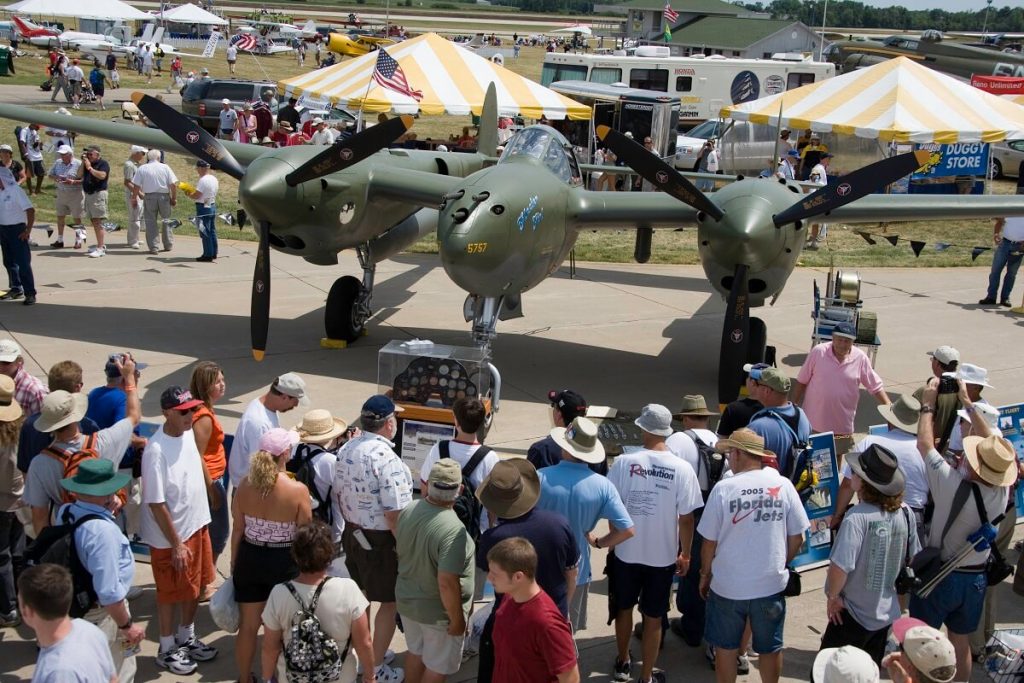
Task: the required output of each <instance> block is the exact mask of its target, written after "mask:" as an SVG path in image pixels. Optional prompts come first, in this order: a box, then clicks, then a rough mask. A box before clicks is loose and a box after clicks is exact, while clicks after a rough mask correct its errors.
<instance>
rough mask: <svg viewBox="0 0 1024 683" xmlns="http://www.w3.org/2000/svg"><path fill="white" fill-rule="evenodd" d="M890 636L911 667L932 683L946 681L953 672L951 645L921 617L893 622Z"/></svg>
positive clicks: (950, 679) (954, 654)
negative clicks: (908, 660) (904, 654)
mask: <svg viewBox="0 0 1024 683" xmlns="http://www.w3.org/2000/svg"><path fill="white" fill-rule="evenodd" d="M892 638H893V640H895V641H896V642H897V643H899V644H900V646H901V647H902V648H903V652H904V653H906V655H907V658H909V659H910V663H911V664H913V665H914V668H915V669H917V670H918V671H920V672H921V673H923V674H924V675H925V676H927V677H928V678H930V679H931V680H933V681H935V683H949V681H952V680H953V676H954V675H955V674H956V653H955V652H954V651H953V644H952V643H950V642H949V638H947V637H946V636H945V635H943V634H942V632H941V631H939V630H937V629H934V628H932V627H931V626H929V625H928V624H926V623H924V622H923V621H921V620H920V619H914V618H913V617H902V618H900V619H897V620H896V621H895V622H893V625H892Z"/></svg>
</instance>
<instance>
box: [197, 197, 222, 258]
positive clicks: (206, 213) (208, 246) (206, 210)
mask: <svg viewBox="0 0 1024 683" xmlns="http://www.w3.org/2000/svg"><path fill="white" fill-rule="evenodd" d="M196 215H197V216H199V217H201V218H202V221H200V223H199V239H201V240H202V241H203V256H204V257H206V258H217V225H216V223H215V221H216V220H217V206H216V205H215V204H211V205H210V206H203V205H202V204H200V203H198V202H197V203H196Z"/></svg>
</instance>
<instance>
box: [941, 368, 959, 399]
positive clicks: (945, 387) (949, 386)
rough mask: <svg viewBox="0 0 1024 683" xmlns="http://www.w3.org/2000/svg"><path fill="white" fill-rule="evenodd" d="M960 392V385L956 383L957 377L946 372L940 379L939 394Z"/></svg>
mask: <svg viewBox="0 0 1024 683" xmlns="http://www.w3.org/2000/svg"><path fill="white" fill-rule="evenodd" d="M959 391H960V383H959V382H957V381H956V375H955V374H954V373H952V372H944V373H942V376H941V377H939V393H940V394H955V393H957V392H959Z"/></svg>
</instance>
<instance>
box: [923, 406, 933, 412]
mask: <svg viewBox="0 0 1024 683" xmlns="http://www.w3.org/2000/svg"><path fill="white" fill-rule="evenodd" d="M934 412H935V406H921V413H922V414H925V413H934Z"/></svg>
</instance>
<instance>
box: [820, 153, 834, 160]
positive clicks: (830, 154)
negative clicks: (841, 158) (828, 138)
mask: <svg viewBox="0 0 1024 683" xmlns="http://www.w3.org/2000/svg"><path fill="white" fill-rule="evenodd" d="M834 156H835V154H832V153H831V152H825V153H824V154H822V155H821V158H822V159H831V158H832V157H834Z"/></svg>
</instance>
